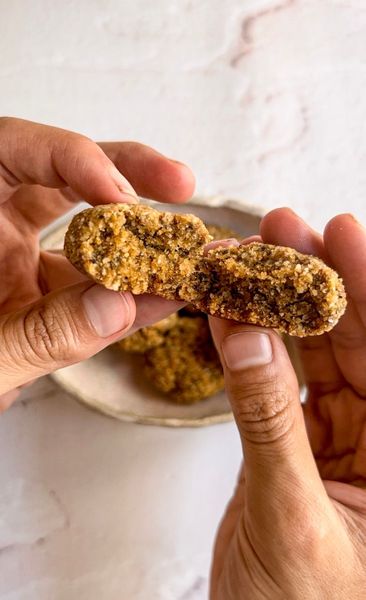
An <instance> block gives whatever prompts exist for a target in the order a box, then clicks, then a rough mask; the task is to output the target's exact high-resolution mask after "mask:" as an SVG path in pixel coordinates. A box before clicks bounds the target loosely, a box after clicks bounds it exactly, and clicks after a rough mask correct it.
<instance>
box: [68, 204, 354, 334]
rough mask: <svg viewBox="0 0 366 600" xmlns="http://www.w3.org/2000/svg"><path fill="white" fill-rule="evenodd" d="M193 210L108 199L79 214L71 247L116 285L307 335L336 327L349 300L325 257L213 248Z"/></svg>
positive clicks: (90, 269)
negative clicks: (167, 210) (174, 211)
mask: <svg viewBox="0 0 366 600" xmlns="http://www.w3.org/2000/svg"><path fill="white" fill-rule="evenodd" d="M210 239H211V236H210V235H209V233H208V231H207V229H206V228H205V226H204V225H203V223H202V221H200V219H198V218H197V217H194V216H192V215H173V214H170V213H165V212H164V213H159V212H158V211H156V210H154V209H152V208H150V207H147V206H142V205H107V206H99V207H96V208H92V209H87V210H86V211H83V212H82V213H79V214H78V215H76V216H75V217H74V219H73V221H72V222H71V225H70V227H69V230H68V232H67V234H66V238H65V253H66V256H67V257H68V258H69V260H70V261H71V262H72V263H73V264H74V266H76V267H77V268H78V269H79V270H80V271H82V272H83V273H85V274H86V275H88V276H89V277H91V278H92V279H94V280H95V281H97V282H98V283H101V284H103V285H105V286H106V287H108V288H110V289H114V290H130V291H131V292H132V293H134V294H141V293H144V292H148V293H152V294H156V295H158V296H162V297H164V298H168V299H180V300H185V301H186V302H189V303H190V304H193V305H194V306H195V307H196V308H198V309H199V310H201V311H203V312H207V313H209V314H211V315H217V316H220V317H224V318H226V319H233V320H235V321H242V322H246V323H252V324H255V325H262V326H265V327H273V328H276V329H278V330H279V331H282V332H284V333H289V334H290V335H296V336H299V337H305V336H310V335H319V334H321V333H324V332H325V331H329V330H330V329H332V327H334V325H335V324H336V323H337V321H338V319H339V318H340V317H341V315H342V314H343V313H344V311H345V308H346V296H345V291H344V287H343V283H342V280H341V279H340V278H339V277H338V275H337V273H335V271H333V270H332V269H330V268H329V267H328V266H326V265H325V264H324V263H323V262H322V261H321V260H320V259H318V258H316V257H314V256H308V255H304V254H301V253H299V252H297V251H296V250H293V249H292V248H285V247H281V246H272V245H270V244H262V243H257V242H254V243H252V244H248V245H243V246H239V247H230V248H214V249H212V250H209V251H208V252H207V254H206V255H204V254H203V245H204V244H206V243H207V242H208V241H210Z"/></svg>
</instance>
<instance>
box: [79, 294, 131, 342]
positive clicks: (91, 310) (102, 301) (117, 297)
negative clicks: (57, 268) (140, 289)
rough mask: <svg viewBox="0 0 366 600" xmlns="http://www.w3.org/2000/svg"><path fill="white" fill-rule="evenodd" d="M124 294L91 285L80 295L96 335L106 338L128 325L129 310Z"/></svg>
mask: <svg viewBox="0 0 366 600" xmlns="http://www.w3.org/2000/svg"><path fill="white" fill-rule="evenodd" d="M127 298H128V297H126V295H125V294H123V293H122V294H120V293H118V292H113V291H112V290H107V289H106V288H104V287H102V286H100V285H93V287H91V288H89V289H88V290H86V292H84V294H83V295H82V303H83V305H84V309H85V313H86V316H87V317H88V319H89V321H90V324H91V325H92V326H93V328H94V329H95V331H96V333H97V334H98V335H99V336H100V337H102V338H106V337H109V336H110V335H113V334H114V333H118V332H120V331H123V330H124V329H125V328H126V327H128V325H129V324H130V316H131V309H130V304H129V301H128V299H127Z"/></svg>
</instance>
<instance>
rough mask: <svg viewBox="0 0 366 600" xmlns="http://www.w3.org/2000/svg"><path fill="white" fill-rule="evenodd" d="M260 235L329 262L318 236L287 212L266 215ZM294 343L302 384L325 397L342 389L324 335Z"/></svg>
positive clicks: (333, 359) (337, 368) (340, 376)
mask: <svg viewBox="0 0 366 600" xmlns="http://www.w3.org/2000/svg"><path fill="white" fill-rule="evenodd" d="M260 231H261V235H262V238H263V241H264V242H265V243H268V244H277V245H281V246H289V247H290V248H295V250H298V251H299V252H303V253H304V254H313V255H315V256H319V257H321V258H322V259H323V260H325V261H329V257H328V256H327V253H326V250H325V247H324V244H323V240H322V238H321V236H320V235H319V234H318V233H317V232H315V231H314V230H313V229H311V228H310V227H309V226H308V225H307V224H306V223H305V222H304V221H303V220H302V219H301V218H300V217H299V216H298V215H296V214H295V213H294V212H293V211H292V210H291V209H289V208H279V209H276V210H273V211H271V212H270V213H268V214H267V215H266V216H265V217H264V218H263V219H262V223H261V227H260ZM294 343H295V344H296V347H297V349H298V352H299V357H300V359H301V363H302V365H303V371H304V378H305V381H306V383H307V385H308V387H309V388H310V389H311V390H313V391H314V392H316V393H327V392H330V391H332V390H333V389H338V388H339V386H340V385H342V383H343V381H344V380H343V377H342V374H341V371H340V369H339V367H338V365H337V361H336V360H335V358H334V355H333V350H332V345H331V343H330V340H329V337H328V336H327V335H322V336H319V337H310V338H303V339H294Z"/></svg>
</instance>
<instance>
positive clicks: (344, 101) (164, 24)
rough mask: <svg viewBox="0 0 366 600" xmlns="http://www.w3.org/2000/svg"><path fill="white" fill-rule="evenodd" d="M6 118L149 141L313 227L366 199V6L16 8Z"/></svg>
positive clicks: (308, 1) (131, 3) (2, 100)
mask: <svg viewBox="0 0 366 600" xmlns="http://www.w3.org/2000/svg"><path fill="white" fill-rule="evenodd" d="M0 6H1V7H2V19H1V21H0V22H1V25H0V28H1V36H0V86H1V94H0V113H4V114H15V115H19V116H22V117H25V118H30V119H34V120H38V121H45V122H48V123H53V124H59V125H62V126H64V127H67V128H70V129H75V130H79V131H81V132H83V133H86V134H88V135H90V136H92V137H94V138H99V139H102V138H103V139H107V138H109V139H118V138H129V139H131V138H132V139H138V140H141V141H144V142H146V143H149V144H153V145H154V146H156V147H157V148H159V149H160V150H162V151H164V152H166V153H167V154H168V155H172V156H176V157H178V158H180V159H182V160H185V161H187V162H188V163H189V164H190V165H192V167H193V168H194V170H195V172H196V174H197V177H198V191H199V192H204V193H217V192H223V193H230V194H233V195H235V196H238V197H245V198H247V199H248V200H249V201H251V202H258V203H261V204H264V205H266V206H267V207H273V206H276V205H282V204H288V205H291V206H293V207H294V208H298V209H299V210H301V213H302V214H303V215H304V216H305V217H306V218H309V219H310V220H311V221H312V223H313V224H314V225H320V224H323V222H324V220H325V218H326V217H329V216H330V215H331V214H333V213H334V212H336V211H338V212H339V211H343V210H345V209H347V210H354V211H355V212H360V210H361V203H362V201H363V198H364V197H365V196H366V175H365V173H366V169H365V161H366V131H365V122H366V118H365V117H366V115H365V112H366V103H365V101H366V3H365V1H364V0H226V1H223V0H206V1H205V0H154V1H152V0H79V1H75V0H71V1H70V0H63V1H62V2H56V1H55V0H53V1H52V0H48V1H47V0H32V2H31V1H30V0H28V1H27V0H13V2H12V3H10V2H7V1H6V0H1V1H0Z"/></svg>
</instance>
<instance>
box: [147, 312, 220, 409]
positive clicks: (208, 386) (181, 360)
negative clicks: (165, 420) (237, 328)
mask: <svg viewBox="0 0 366 600" xmlns="http://www.w3.org/2000/svg"><path fill="white" fill-rule="evenodd" d="M145 360H146V366H145V371H144V372H145V375H146V377H147V379H148V380H149V381H150V382H151V383H152V384H153V385H154V387H155V388H156V389H158V390H159V391H161V392H163V393H164V394H167V395H168V397H169V398H170V399H171V400H172V401H174V402H177V403H180V404H193V403H196V402H199V401H200V400H203V399H205V398H208V397H209V396H213V395H214V394H216V393H217V392H219V391H221V390H222V389H223V388H224V376H223V372H222V367H221V364H220V360H219V357H218V354H217V352H216V349H215V346H214V343H213V341H212V338H211V334H210V329H209V325H208V322H207V320H206V319H204V318H202V317H196V318H193V319H192V318H190V317H180V318H179V319H178V321H177V324H176V325H175V326H174V327H172V328H171V329H170V330H169V331H168V332H167V335H166V336H165V340H164V343H163V344H161V345H160V346H158V347H156V348H153V349H152V350H149V351H148V352H146V353H145Z"/></svg>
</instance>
